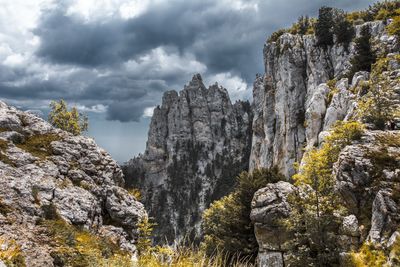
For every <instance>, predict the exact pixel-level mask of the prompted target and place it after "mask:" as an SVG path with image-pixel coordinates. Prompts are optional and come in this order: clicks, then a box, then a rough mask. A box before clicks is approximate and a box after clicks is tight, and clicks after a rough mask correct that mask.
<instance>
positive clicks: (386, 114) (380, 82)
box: [358, 56, 400, 130]
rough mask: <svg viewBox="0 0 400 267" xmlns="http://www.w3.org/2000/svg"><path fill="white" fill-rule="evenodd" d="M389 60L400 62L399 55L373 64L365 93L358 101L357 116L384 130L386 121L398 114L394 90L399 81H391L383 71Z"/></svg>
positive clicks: (386, 67)
mask: <svg viewBox="0 0 400 267" xmlns="http://www.w3.org/2000/svg"><path fill="white" fill-rule="evenodd" d="M390 60H396V61H397V62H400V57H399V56H394V58H382V59H380V60H379V61H378V62H377V63H375V64H374V65H373V68H372V73H371V78H370V81H369V83H368V88H367V93H366V94H365V95H364V96H363V97H362V98H361V99H360V101H359V102H358V114H359V116H360V117H361V118H362V119H363V120H364V121H365V122H367V123H372V124H373V125H374V126H375V127H376V128H378V129H380V130H384V129H385V126H386V124H387V123H391V122H393V121H394V119H395V118H396V117H398V116H399V115H400V114H399V105H398V104H396V92H395V88H396V87H397V86H398V83H399V82H398V81H397V80H394V81H392V80H391V79H390V76H389V75H387V74H386V73H384V71H385V70H387V69H388V68H389V64H390V63H389V61H390Z"/></svg>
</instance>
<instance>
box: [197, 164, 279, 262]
mask: <svg viewBox="0 0 400 267" xmlns="http://www.w3.org/2000/svg"><path fill="white" fill-rule="evenodd" d="M283 179H284V177H283V176H282V175H280V174H279V173H278V171H277V170H276V169H271V170H269V169H260V170H255V171H254V172H252V173H248V172H242V173H241V174H240V175H239V176H238V178H237V185H236V187H235V190H234V191H233V192H232V193H231V194H229V195H228V196H225V197H223V198H222V199H220V200H217V201H215V202H214V203H213V204H211V206H210V208H209V209H207V210H206V211H205V212H204V215H203V229H204V241H203V243H202V247H203V248H204V249H205V251H206V252H207V254H208V255H213V254H214V253H216V252H221V251H222V252H223V253H225V254H226V255H227V257H228V258H231V257H233V256H239V257H240V258H245V259H248V260H250V261H254V259H255V256H256V254H257V247H258V246H257V241H256V238H255V235H254V230H253V224H252V222H251V220H250V212H251V201H252V199H253V196H254V193H255V192H256V191H257V190H258V189H260V188H262V187H264V186H266V185H267V184H268V183H275V182H278V181H280V180H283Z"/></svg>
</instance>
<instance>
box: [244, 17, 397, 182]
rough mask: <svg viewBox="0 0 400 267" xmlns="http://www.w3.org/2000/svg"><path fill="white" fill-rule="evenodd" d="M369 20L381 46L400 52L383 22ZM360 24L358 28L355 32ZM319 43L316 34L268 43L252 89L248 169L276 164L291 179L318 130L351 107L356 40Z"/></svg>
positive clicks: (319, 131)
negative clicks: (330, 83) (331, 85)
mask: <svg viewBox="0 0 400 267" xmlns="http://www.w3.org/2000/svg"><path fill="white" fill-rule="evenodd" d="M367 24H368V25H369V27H370V29H371V34H372V36H373V38H374V40H375V41H376V42H379V44H380V45H379V48H380V49H385V51H386V52H394V51H396V40H395V38H393V36H391V37H390V36H388V35H387V34H385V31H384V29H385V24H384V23H383V22H382V21H375V22H369V23H367ZM361 27H362V26H357V34H359V32H360V28H361ZM316 43H317V40H316V37H315V36H314V35H293V34H289V33H285V34H283V35H282V36H281V37H279V39H278V40H277V41H276V42H266V44H265V46H264V66H265V74H264V75H263V76H258V77H257V79H256V81H255V83H254V89H253V99H254V110H253V112H254V120H253V139H252V149H251V156H250V169H256V168H260V167H268V168H269V167H272V166H277V167H279V169H280V171H281V172H282V173H283V174H285V175H286V176H287V177H290V176H291V175H293V174H294V167H293V164H294V163H295V162H300V161H301V159H302V156H303V152H304V148H306V147H308V148H310V147H313V146H315V145H318V143H319V142H320V138H319V134H320V133H321V132H322V131H326V130H328V129H329V127H330V126H332V124H333V123H334V122H335V121H337V120H343V119H345V117H346V114H347V112H348V110H349V108H350V107H351V106H352V105H353V102H354V101H353V100H354V97H355V96H354V95H353V93H352V92H351V91H350V90H349V83H350V84H351V83H352V81H348V80H347V79H342V77H344V76H345V74H346V73H347V72H348V70H349V68H350V67H351V63H350V59H351V58H352V56H353V55H354V44H353V43H351V44H350V46H349V48H348V49H346V47H345V45H343V44H338V43H335V44H334V45H333V46H330V47H328V48H327V49H324V48H322V47H320V46H317V45H316ZM382 44H384V45H382ZM361 76H362V74H361ZM333 79H336V80H338V82H337V83H336V85H335V88H329V87H328V86H327V85H326V83H327V82H328V81H330V80H333ZM354 82H359V79H355V80H354ZM352 85H353V86H355V84H354V83H353V84H352ZM332 89H335V90H332ZM329 94H330V96H329Z"/></svg>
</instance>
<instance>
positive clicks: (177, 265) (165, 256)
mask: <svg viewBox="0 0 400 267" xmlns="http://www.w3.org/2000/svg"><path fill="white" fill-rule="evenodd" d="M221 266H232V267H239V266H240V267H251V266H254V265H252V264H251V263H249V262H248V261H247V260H246V259H244V260H243V259H242V260H239V259H238V258H234V259H231V260H229V259H228V258H227V257H226V256H225V254H224V253H221V252H218V253H215V254H214V255H213V256H212V257H209V256H207V254H206V253H205V252H204V251H203V250H201V249H199V248H197V247H195V246H180V245H178V246H177V247H176V248H171V247H155V248H153V249H152V251H151V252H148V253H146V254H144V255H141V256H140V257H139V261H138V262H137V263H136V265H135V267H221Z"/></svg>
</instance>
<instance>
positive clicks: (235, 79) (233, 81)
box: [205, 72, 251, 100]
mask: <svg viewBox="0 0 400 267" xmlns="http://www.w3.org/2000/svg"><path fill="white" fill-rule="evenodd" d="M205 80H206V82H207V83H208V84H211V83H214V82H217V83H218V84H219V85H221V86H222V87H224V88H226V89H227V90H228V92H229V96H230V98H231V100H239V99H249V98H250V95H251V90H249V86H248V84H247V83H246V81H245V80H243V79H242V78H240V77H239V76H236V75H232V74H231V73H230V72H223V73H218V74H215V75H212V76H208V77H206V79H205Z"/></svg>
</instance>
